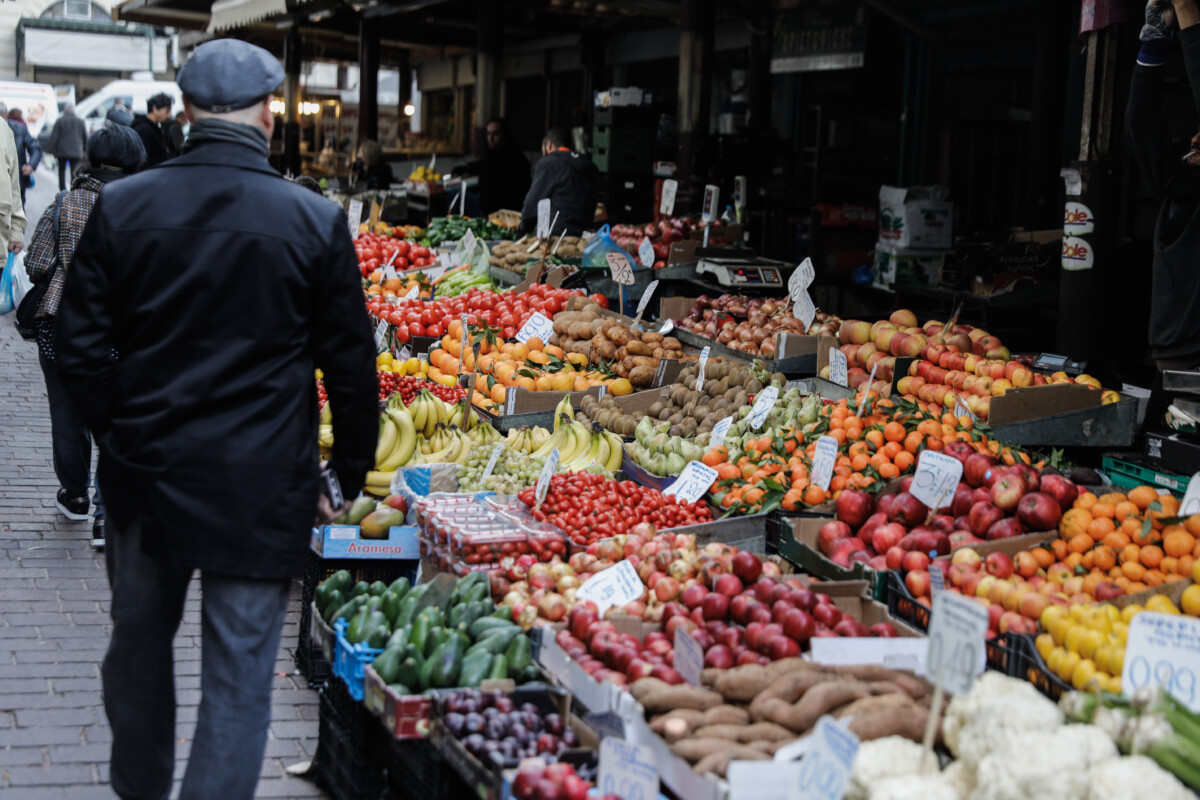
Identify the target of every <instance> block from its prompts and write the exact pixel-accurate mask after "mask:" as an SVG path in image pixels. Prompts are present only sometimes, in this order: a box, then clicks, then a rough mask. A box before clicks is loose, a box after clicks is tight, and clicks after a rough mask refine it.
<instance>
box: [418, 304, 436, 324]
mask: <svg viewBox="0 0 1200 800" xmlns="http://www.w3.org/2000/svg"><path fill="white" fill-rule="evenodd" d="M437 321H438V313H437V312H436V311H434V310H433V309H431V308H427V309H425V310H424V311H422V312H421V324H422V325H425V326H426V327H428V326H429V325H432V324H433V323H435V322H437Z"/></svg>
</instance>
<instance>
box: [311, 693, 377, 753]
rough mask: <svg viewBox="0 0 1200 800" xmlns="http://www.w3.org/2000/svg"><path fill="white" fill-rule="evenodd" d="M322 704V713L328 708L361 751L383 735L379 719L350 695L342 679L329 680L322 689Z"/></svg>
mask: <svg viewBox="0 0 1200 800" xmlns="http://www.w3.org/2000/svg"><path fill="white" fill-rule="evenodd" d="M321 703H322V705H321V711H322V713H324V712H325V710H326V707H328V710H329V711H330V712H332V713H333V714H334V715H335V716H336V717H337V718H338V721H339V722H340V723H341V725H342V727H343V728H345V729H346V731H347V733H349V734H350V737H351V738H352V739H353V740H354V742H355V743H356V744H357V745H358V746H359V748H360V749H364V748H366V747H367V746H368V745H370V744H371V743H372V742H373V741H374V739H375V738H376V737H377V736H380V735H382V734H381V733H380V730H379V719H378V717H376V716H374V715H373V714H371V712H369V711H367V707H366V706H364V705H363V704H362V701H360V700H355V699H354V698H353V697H352V696H351V695H350V690H349V689H348V688H346V684H345V683H344V682H343V681H342V679H341V678H338V677H336V676H335V677H331V678H330V679H329V682H328V683H326V684H325V686H324V687H323V688H322V689H321Z"/></svg>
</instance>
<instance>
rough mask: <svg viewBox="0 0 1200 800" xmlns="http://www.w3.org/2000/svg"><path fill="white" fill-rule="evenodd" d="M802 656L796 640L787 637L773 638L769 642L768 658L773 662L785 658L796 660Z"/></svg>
mask: <svg viewBox="0 0 1200 800" xmlns="http://www.w3.org/2000/svg"><path fill="white" fill-rule="evenodd" d="M799 655H800V645H799V644H797V643H796V641H795V640H794V639H789V638H788V637H786V636H783V635H780V636H772V637H771V638H770V639H768V640H767V656H768V657H769V658H770V659H771V660H772V661H780V660H781V659H784V658H796V657H798V656H799Z"/></svg>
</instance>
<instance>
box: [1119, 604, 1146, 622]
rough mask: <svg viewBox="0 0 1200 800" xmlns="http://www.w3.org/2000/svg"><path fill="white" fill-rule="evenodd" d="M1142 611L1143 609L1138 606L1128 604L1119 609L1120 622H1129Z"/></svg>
mask: <svg viewBox="0 0 1200 800" xmlns="http://www.w3.org/2000/svg"><path fill="white" fill-rule="evenodd" d="M1142 611H1145V609H1144V608H1142V607H1141V606H1139V605H1138V604H1137V603H1130V604H1129V605H1127V606H1125V607H1124V608H1122V609H1121V621H1122V622H1129V620H1131V619H1133V618H1134V617H1136V616H1137V615H1138V614H1140V613H1141V612H1142Z"/></svg>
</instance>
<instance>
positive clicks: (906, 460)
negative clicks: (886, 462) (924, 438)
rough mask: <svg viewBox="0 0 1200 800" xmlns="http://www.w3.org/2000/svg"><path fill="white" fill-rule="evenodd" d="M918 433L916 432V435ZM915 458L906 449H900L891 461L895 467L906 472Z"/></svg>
mask: <svg viewBox="0 0 1200 800" xmlns="http://www.w3.org/2000/svg"><path fill="white" fill-rule="evenodd" d="M919 435H920V434H918V436H919ZM916 460H917V459H916V458H914V457H913V454H912V453H910V452H908V451H907V450H902V451H900V452H899V453H897V454H896V455H895V457H893V458H892V463H894V464H895V465H896V469H898V470H900V471H901V472H908V470H909V469H911V468H912V465H913V464H914V463H915V462H916Z"/></svg>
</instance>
